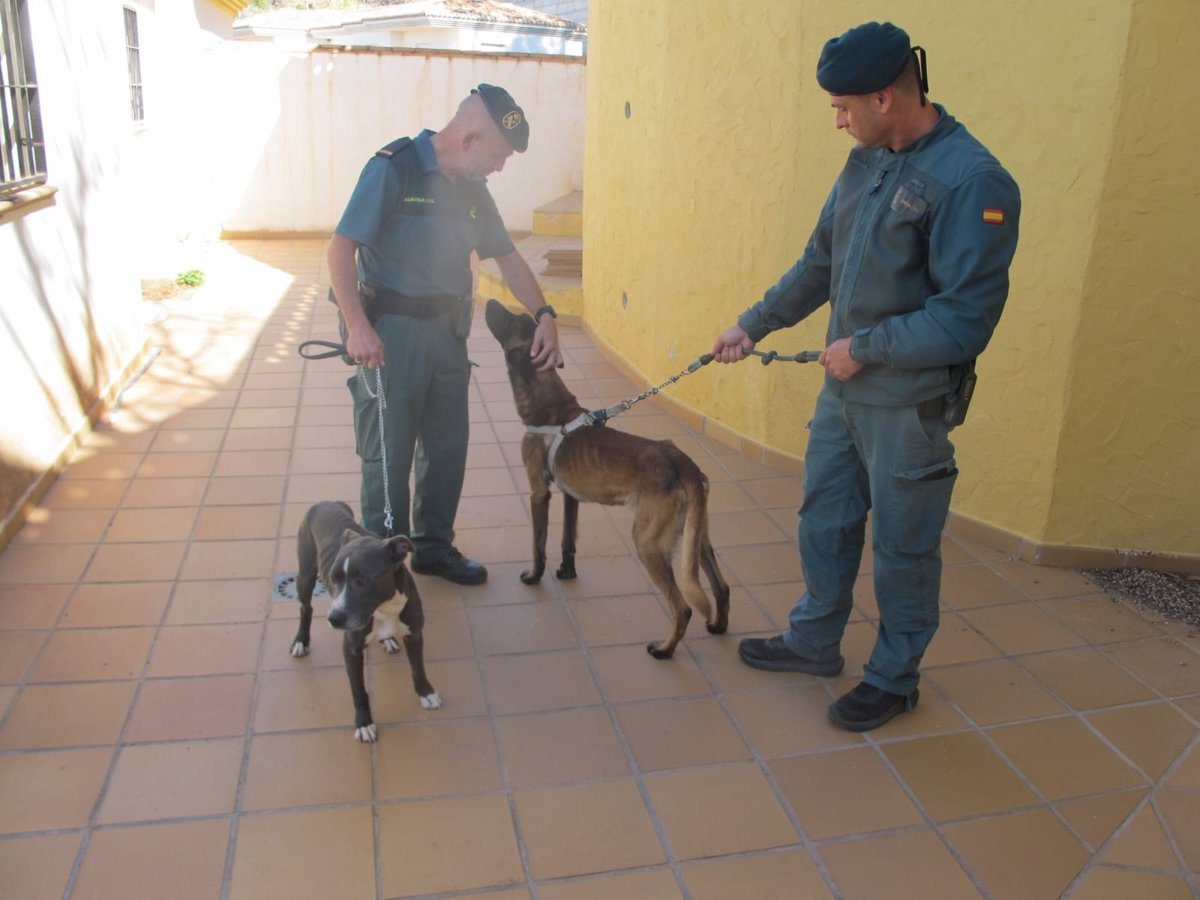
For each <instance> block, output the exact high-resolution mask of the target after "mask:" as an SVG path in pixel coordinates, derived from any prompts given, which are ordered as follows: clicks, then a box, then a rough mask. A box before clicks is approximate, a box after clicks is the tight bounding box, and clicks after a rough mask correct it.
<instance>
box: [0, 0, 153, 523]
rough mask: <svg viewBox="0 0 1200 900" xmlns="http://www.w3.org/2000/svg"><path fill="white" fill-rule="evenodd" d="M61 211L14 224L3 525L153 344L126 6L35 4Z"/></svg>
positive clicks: (10, 227)
mask: <svg viewBox="0 0 1200 900" xmlns="http://www.w3.org/2000/svg"><path fill="white" fill-rule="evenodd" d="M28 9H29V12H30V29H31V32H32V35H31V43H32V45H33V52H34V66H35V71H36V75H37V78H38V84H39V87H40V89H39V98H40V104H41V117H42V126H43V131H44V135H45V140H46V164H47V170H48V176H49V182H48V183H49V184H50V185H53V186H55V187H57V188H58V193H57V195H56V197H55V201H54V203H53V205H51V206H49V207H46V208H41V209H32V210H29V211H26V212H25V213H24V214H22V213H20V212H18V213H17V214H16V215H15V216H14V217H13V218H12V219H11V220H6V221H5V222H3V223H0V274H2V275H3V279H2V281H0V285H2V290H0V384H2V385H3V397H4V400H3V410H4V415H3V416H2V417H0V519H3V518H4V517H5V516H6V514H7V513H8V512H9V511H10V510H12V509H13V507H14V505H15V504H16V503H17V502H18V501H19V500H20V499H21V497H22V496H23V495H24V492H25V490H27V489H28V488H29V487H30V485H31V484H32V483H33V482H34V480H35V479H36V478H38V477H40V476H41V475H42V473H44V472H45V471H46V470H47V469H48V468H49V467H50V466H51V465H52V464H53V463H54V461H55V460H56V459H57V458H58V456H59V454H60V453H61V452H62V451H63V450H64V448H65V447H67V446H68V444H69V442H70V440H71V435H72V433H73V432H75V431H76V430H78V429H79V428H80V427H81V426H82V425H83V424H84V423H85V422H86V416H87V413H88V411H89V409H90V408H91V407H92V405H93V403H94V400H95V398H96V397H97V396H98V395H99V394H101V393H103V392H104V391H105V390H106V389H108V388H109V387H110V386H111V385H113V384H114V383H115V382H116V380H117V379H119V378H120V377H121V369H122V367H123V366H124V365H126V364H127V363H129V362H130V361H131V360H132V359H133V358H134V357H135V355H136V354H137V352H138V351H139V350H140V349H141V347H142V346H143V345H144V342H145V337H144V331H143V327H142V322H141V319H140V312H141V295H140V292H139V287H138V268H137V266H136V265H135V264H134V263H135V260H136V258H137V254H138V252H139V247H138V246H137V244H136V242H135V241H134V240H131V235H133V234H134V233H135V232H134V230H133V228H132V227H131V219H132V218H133V215H132V212H133V208H132V205H131V204H130V202H129V196H128V194H129V188H130V179H129V174H130V169H129V160H130V158H131V155H132V153H133V145H134V140H135V137H134V129H133V127H132V126H131V124H130V118H129V97H128V90H129V89H128V82H127V77H126V64H125V46H124V26H123V14H122V5H121V4H120V3H119V2H116V0H94V2H89V3H82V4H81V3H77V2H73V0H42V2H38V3H30V4H28Z"/></svg>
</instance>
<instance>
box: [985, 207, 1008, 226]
mask: <svg viewBox="0 0 1200 900" xmlns="http://www.w3.org/2000/svg"><path fill="white" fill-rule="evenodd" d="M983 221H984V222H985V223H986V224H988V225H1003V224H1004V210H1002V209H985V210H984V211H983Z"/></svg>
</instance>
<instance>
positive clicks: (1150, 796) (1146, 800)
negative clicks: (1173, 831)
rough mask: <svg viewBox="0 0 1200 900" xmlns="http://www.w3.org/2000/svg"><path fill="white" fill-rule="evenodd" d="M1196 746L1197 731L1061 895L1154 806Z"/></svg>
mask: <svg viewBox="0 0 1200 900" xmlns="http://www.w3.org/2000/svg"><path fill="white" fill-rule="evenodd" d="M1197 747H1200V733H1197V734H1195V735H1193V736H1192V739H1191V740H1190V741H1188V745H1187V747H1185V748H1184V752H1183V753H1181V754H1180V755H1179V756H1178V757H1176V759H1175V761H1174V762H1173V763H1171V765H1169V766H1167V768H1166V769H1164V770H1163V772H1162V774H1161V775H1159V776H1158V778H1157V779H1155V780H1154V782H1153V783H1152V784H1151V785H1150V788H1149V790H1147V791H1146V793H1145V795H1144V796H1143V797H1142V798H1141V799H1140V800H1138V802H1137V803H1135V804H1134V806H1133V809H1132V810H1130V812H1129V814H1128V815H1127V816H1126V817H1125V818H1124V819H1123V820H1122V821H1121V823H1120V824H1119V825H1117V827H1116V828H1115V829H1114V830H1113V832H1112V834H1110V835H1109V836H1108V837H1107V838H1106V839H1105V840H1104V841H1103V842H1102V843H1101V844H1100V846H1099V847H1097V848H1096V852H1095V853H1093V854H1092V856H1091V858H1090V859H1089V860H1088V861H1087V862H1085V863H1084V864H1083V866H1082V868H1080V870H1079V871H1078V872H1076V873H1075V877H1074V878H1073V879H1071V881H1070V883H1068V884H1067V886H1066V887H1065V888H1064V889H1063V892H1062V896H1063V897H1071V896H1073V895H1074V893H1075V891H1076V890H1077V889H1078V888H1079V886H1080V885H1081V884H1082V883H1083V880H1084V879H1085V878H1086V877H1087V876H1088V875H1089V874H1090V873H1091V872H1092V871H1093V870H1094V869H1096V868H1097V867H1098V866H1099V865H1100V860H1101V858H1102V857H1103V855H1104V854H1105V853H1106V852H1107V851H1108V850H1109V849H1111V847H1112V845H1113V844H1114V843H1116V841H1117V840H1118V839H1119V838H1120V837H1121V836H1122V835H1123V834H1124V833H1125V832H1126V830H1128V829H1129V828H1130V823H1132V822H1133V820H1134V819H1135V818H1136V817H1137V815H1138V814H1139V813H1140V812H1141V811H1142V810H1143V809H1145V808H1146V807H1147V806H1150V807H1151V809H1152V810H1154V807H1153V806H1151V804H1152V802H1153V801H1154V799H1155V798H1156V796H1157V793H1158V790H1159V789H1160V788H1161V787H1162V786H1163V785H1164V784H1166V782H1167V779H1169V778H1170V777H1171V776H1172V775H1174V774H1175V770H1176V769H1178V768H1179V767H1180V765H1182V763H1183V760H1184V758H1185V757H1186V756H1187V755H1188V753H1190V752H1191V751H1192V750H1194V749H1196V748H1197ZM1155 812H1156V816H1157V811H1156V810H1155ZM1160 828H1162V825H1161V824H1160ZM1162 830H1163V831H1164V834H1165V835H1166V837H1167V839H1168V841H1170V832H1169V831H1168V830H1167V829H1166V828H1162ZM1170 846H1171V849H1172V852H1173V853H1175V852H1176V850H1175V847H1174V846H1173V845H1170ZM1181 871H1182V872H1184V873H1187V872H1190V871H1191V870H1189V869H1188V868H1187V866H1186V865H1184V866H1182V868H1181Z"/></svg>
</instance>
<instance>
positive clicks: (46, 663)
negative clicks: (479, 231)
mask: <svg viewBox="0 0 1200 900" xmlns="http://www.w3.org/2000/svg"><path fill="white" fill-rule="evenodd" d="M207 253H208V257H207V258H206V259H205V261H204V264H203V268H204V269H205V270H206V271H207V272H208V273H209V276H210V277H209V282H208V284H207V285H206V286H205V287H204V288H203V289H202V290H201V291H199V292H198V293H196V294H195V295H194V296H193V297H192V298H190V299H187V300H180V301H175V302H173V303H171V304H169V311H168V314H167V315H166V316H165V318H163V319H162V320H161V321H158V322H154V323H151V326H150V327H151V328H152V331H153V334H154V336H155V340H156V341H157V344H158V346H159V347H160V348H161V353H160V355H159V356H158V357H157V359H156V360H155V361H154V363H153V364H152V365H151V366H150V367H149V369H148V370H147V371H146V372H145V373H144V374H143V375H142V376H141V378H140V379H139V380H137V381H136V382H135V383H134V384H132V385H131V386H130V387H129V388H128V389H127V391H126V392H125V395H124V397H123V399H122V402H121V404H120V406H119V408H118V409H117V410H116V411H115V412H114V413H113V414H112V415H111V416H110V417H109V419H108V421H106V422H105V423H104V424H103V426H102V427H100V428H99V429H98V430H97V431H96V432H95V433H93V434H92V435H91V436H90V437H89V438H88V439H87V441H86V446H85V447H84V448H83V449H81V450H80V451H79V453H78V456H77V458H76V459H75V460H74V462H73V463H72V465H71V466H70V468H69V469H68V470H67V471H66V472H65V473H64V475H63V477H62V478H60V479H59V480H58V482H57V483H56V484H55V485H54V486H53V488H52V489H51V490H50V492H49V493H48V494H47V495H46V497H45V498H44V500H43V501H42V502H41V504H40V505H39V507H38V508H37V509H36V510H34V512H33V515H32V516H31V518H30V520H29V522H28V524H27V525H26V526H25V527H24V529H23V530H22V531H21V532H20V533H19V534H18V536H17V537H16V539H15V540H14V542H13V543H12V544H11V545H10V546H9V547H8V548H7V549H6V550H5V552H4V553H3V554H2V555H0V716H2V718H0V885H3V887H2V889H0V894H3V896H4V897H5V898H14V900H15V898H24V897H62V896H69V897H75V898H90V897H110V896H111V897H122V898H141V897H147V898H157V897H166V896H170V897H193V896H194V897H226V896H227V897H231V898H263V897H307V896H323V897H347V898H349V897H354V898H359V897H378V898H382V897H402V896H404V897H407V896H426V895H435V896H459V895H461V896H472V897H492V898H542V900H567V898H572V900H578V898H609V897H612V898H657V897H663V898H667V897H680V896H685V897H695V898H720V900H725V898H776V897H801V898H807V897H821V896H844V897H867V898H870V897H880V896H887V897H907V896H911V897H921V898H929V897H969V896H978V895H982V896H990V897H1020V898H1030V897H1055V896H1059V895H1061V894H1064V893H1069V894H1070V895H1071V896H1075V897H1122V898H1123V897H1176V896H1178V897H1187V896H1193V895H1195V894H1196V893H1197V891H1198V890H1200V881H1198V880H1197V877H1198V872H1200V746H1198V735H1200V652H1198V651H1200V641H1198V640H1197V637H1196V635H1195V633H1194V632H1189V630H1188V629H1184V628H1180V627H1178V626H1174V625H1170V624H1164V623H1161V622H1154V621H1150V620H1149V619H1147V618H1146V617H1144V616H1143V615H1142V614H1140V613H1139V611H1138V610H1136V609H1134V608H1132V607H1130V606H1127V605H1123V604H1121V603H1118V602H1115V601H1113V600H1111V599H1109V598H1107V597H1105V596H1103V595H1102V594H1100V593H1098V592H1097V591H1096V589H1095V588H1094V587H1093V586H1091V585H1090V584H1089V583H1088V582H1087V581H1085V580H1083V579H1082V578H1081V577H1080V576H1079V575H1078V574H1077V573H1074V572H1070V571H1064V570H1046V569H1038V568H1034V567H1031V566H1028V565H1025V564H1024V563H1021V562H1019V561H1014V560H1010V559H1005V558H1003V555H1002V554H1000V553H997V552H996V551H994V550H991V549H989V548H987V547H982V546H980V545H978V544H973V543H969V542H965V541H956V540H955V539H954V538H952V537H947V538H946V539H945V541H944V558H945V560H946V566H947V568H946V577H945V583H944V595H943V603H944V606H945V611H944V613H943V627H942V630H941V632H940V633H939V635H938V637H937V639H936V640H935V641H934V644H933V646H932V647H931V649H930V652H929V654H928V656H927V658H926V667H925V679H924V682H923V684H922V699H921V705H920V707H919V708H918V709H917V711H916V712H914V713H913V714H911V715H907V716H903V717H901V718H899V719H897V720H896V721H895V722H893V723H891V724H889V725H888V726H886V727H884V728H882V729H880V730H878V731H877V732H874V733H871V734H868V735H861V736H860V735H855V734H850V733H848V732H844V731H839V730H837V729H835V728H833V727H832V726H830V725H829V724H828V723H827V722H826V720H825V715H824V712H825V708H826V706H827V705H828V704H829V702H830V701H831V700H832V699H833V698H834V697H835V696H836V695H837V693H838V692H839V691H842V690H845V689H846V688H848V687H849V686H851V685H853V684H854V683H855V681H856V678H857V675H858V673H859V672H860V671H861V666H862V664H863V662H864V660H865V659H866V657H867V654H868V653H869V652H870V647H871V643H872V641H873V639H874V631H875V622H876V619H877V616H878V612H877V608H876V605H875V600H874V591H873V589H872V586H871V581H870V578H869V575H867V574H866V573H868V572H869V570H870V555H869V553H868V554H867V556H866V559H865V560H864V566H863V572H864V576H865V577H863V578H862V579H860V581H859V589H858V590H857V592H856V597H857V609H856V611H855V614H854V615H853V617H852V620H851V623H850V626H849V628H848V630H847V634H846V640H845V642H844V647H843V649H844V653H845V655H846V656H847V663H848V664H847V668H846V673H845V674H844V675H843V676H842V677H840V678H837V679H834V680H832V681H822V680H819V679H815V678H809V677H805V676H798V675H770V674H767V673H763V672H758V671H755V670H752V669H749V668H747V667H745V666H744V665H742V664H741V663H740V662H739V660H738V658H737V655H736V645H737V641H738V639H739V637H741V636H744V635H746V634H767V633H771V632H773V631H776V630H778V629H779V628H780V627H781V626H783V625H784V624H785V622H786V618H787V612H788V609H789V608H790V606H791V605H792V603H793V602H794V600H795V598H796V597H797V596H798V595H799V593H800V592H801V590H802V584H801V582H800V578H801V574H800V566H799V562H798V560H797V555H796V551H795V549H794V535H793V530H794V527H795V516H796V514H795V507H796V504H797V503H798V502H799V498H800V484H799V481H798V479H796V478H795V477H792V476H789V475H787V474H785V473H781V472H778V471H774V470H772V469H770V468H767V467H765V466H762V465H760V464H758V463H754V462H751V461H750V460H748V459H746V458H743V457H741V456H738V455H736V454H734V453H733V452H732V451H730V450H729V449H728V448H726V447H724V446H723V445H721V444H719V443H716V442H715V441H713V440H712V439H710V438H706V437H704V436H702V435H699V434H695V433H692V432H691V431H689V429H688V428H686V427H685V426H683V425H682V424H680V423H679V422H677V421H675V420H672V419H670V418H668V417H667V416H666V415H664V414H663V413H662V412H660V411H658V410H657V409H656V408H655V407H653V406H652V405H650V404H649V403H646V404H640V405H639V406H637V407H635V408H634V410H633V411H631V412H630V413H629V414H628V415H627V416H625V417H623V418H621V419H619V420H617V422H616V424H615V426H614V427H619V428H629V429H631V430H634V431H636V432H638V433H640V434H646V435H654V436H670V437H672V438H673V439H675V440H676V441H677V443H678V444H679V445H680V446H682V447H685V448H686V449H687V451H688V452H689V453H691V454H692V455H693V456H694V457H695V458H696V461H697V462H698V463H699V464H700V466H701V468H703V469H704V470H705V471H706V472H707V473H708V475H709V477H710V478H711V480H712V483H713V492H712V507H711V508H712V533H713V535H714V538H715V544H716V546H717V551H718V555H719V556H720V558H721V562H722V566H723V568H724V571H725V574H726V576H727V577H728V578H729V580H730V582H731V583H732V585H733V609H732V620H731V626H732V633H731V634H729V635H726V636H722V637H713V636H710V635H708V634H707V632H706V631H705V630H704V628H703V626H702V625H701V623H700V622H699V621H697V622H695V623H694V624H693V627H692V628H691V630H690V632H689V634H688V636H687V638H686V639H685V640H684V642H683V644H682V645H681V646H680V649H679V651H678V652H677V654H676V656H675V658H674V659H673V660H670V661H667V662H659V661H656V660H653V659H651V658H650V657H649V656H648V655H647V654H646V653H645V652H644V650H643V646H644V644H645V643H646V642H647V641H649V640H651V639H653V638H656V637H659V636H661V635H662V634H663V632H664V631H665V628H666V624H667V618H666V608H665V605H664V603H663V601H662V599H661V598H660V597H657V596H656V595H655V592H654V590H653V588H652V586H651V584H650V582H649V580H648V579H647V577H646V575H645V573H644V572H643V571H642V569H641V567H640V565H639V564H638V563H637V562H636V560H635V558H634V557H633V555H632V554H631V543H630V536H629V526H630V521H631V520H630V516H629V513H628V511H626V510H624V509H606V508H601V507H594V506H592V507H584V508H583V509H582V511H581V541H580V558H579V570H580V577H579V578H578V580H575V581H570V582H563V583H558V582H557V581H556V580H555V579H554V578H553V577H552V576H551V575H549V574H548V575H547V577H546V578H545V579H544V580H543V582H542V583H541V584H540V585H538V586H536V587H526V586H525V585H523V584H521V583H520V582H519V581H518V579H517V575H518V573H519V572H520V571H521V570H522V569H523V568H524V567H525V565H526V563H527V556H528V543H529V537H528V531H527V529H528V522H529V515H528V511H527V503H526V499H525V495H526V490H525V489H524V488H523V487H522V486H523V484H524V473H523V470H522V468H521V464H520V454H519V450H518V443H519V440H520V435H521V428H520V426H519V423H518V422H517V417H516V414H515V411H514V409H513V405H512V402H511V399H510V397H509V393H508V387H507V383H506V378H505V374H504V371H503V368H502V359H501V356H500V354H499V352H498V351H497V350H496V348H495V347H494V345H493V342H492V340H491V337H490V336H489V335H488V334H487V332H486V329H484V328H483V326H482V321H477V325H476V333H475V335H474V336H473V337H472V338H471V341H470V348H471V355H472V358H473V359H475V360H476V361H477V362H478V363H479V368H478V369H476V370H475V373H474V380H473V384H472V387H471V400H472V402H471V417H472V438H471V451H470V459H469V466H470V470H469V472H468V475H467V480H466V489H465V491H464V499H463V502H462V508H461V510H460V513H459V524H460V526H461V530H460V535H459V543H460V546H461V547H462V549H463V550H464V551H466V552H467V553H468V554H470V555H472V556H474V557H476V558H478V559H481V560H482V561H483V562H485V563H487V564H488V565H489V567H490V570H491V579H490V581H489V582H488V584H487V585H485V586H483V587H477V588H458V587H454V586H451V585H448V584H446V583H444V582H440V581H431V580H429V579H422V582H421V584H422V590H423V594H424V597H425V603H426V612H427V618H428V624H427V629H426V642H427V659H428V668H429V674H430V677H431V679H432V681H433V682H434V684H435V685H436V686H437V688H438V690H439V692H440V693H441V695H442V697H443V698H444V699H445V706H444V708H442V709H441V710H438V711H433V712H428V711H425V710H422V709H421V708H420V706H419V704H418V703H417V701H416V698H415V697H414V695H413V692H412V690H411V686H410V683H409V677H408V672H407V666H406V664H405V662H404V661H403V659H395V658H389V657H387V656H385V655H384V654H382V653H380V652H379V651H378V650H377V649H372V650H371V651H370V653H369V670H368V671H369V675H368V677H369V683H370V687H371V690H372V692H373V696H374V707H375V713H376V717H377V720H378V722H379V723H380V740H379V742H378V743H377V744H374V745H363V744H356V743H355V742H354V741H353V740H352V737H351V727H350V725H351V721H352V714H351V705H350V698H349V696H348V688H347V684H346V678H345V675H344V672H343V670H342V663H341V655H340V648H339V636H338V635H336V634H334V633H332V632H331V631H330V630H329V629H327V628H323V627H318V628H317V629H316V631H315V632H314V644H313V652H312V654H311V655H310V656H309V657H308V658H306V659H303V660H297V659H293V658H292V657H291V656H290V655H289V653H288V649H289V646H290V643H291V635H292V629H293V628H294V623H293V619H294V618H295V616H296V613H297V610H296V605H295V603H294V602H289V601H284V600H276V599H274V598H273V596H272V593H273V592H272V585H273V580H274V577H275V576H276V575H277V574H278V573H281V572H290V571H293V570H294V568H295V561H294V554H295V537H294V532H295V528H296V524H297V522H298V521H299V518H300V516H301V515H302V514H303V512H304V510H305V509H306V508H307V506H308V505H309V504H310V503H311V502H312V501H314V500H317V499H337V498H340V499H345V500H348V501H352V502H354V504H355V505H357V497H358V477H359V476H358V460H357V457H356V456H355V454H354V449H353V448H354V441H353V432H352V429H351V426H350V416H349V412H348V409H347V395H346V390H345V381H346V378H347V374H348V370H347V369H345V368H344V367H343V366H342V365H341V363H340V362H338V361H337V360H326V361H320V362H309V363H305V362H303V361H301V360H300V359H299V358H298V357H297V356H296V353H295V346H296V344H297V342H298V341H300V340H303V339H305V338H308V337H310V336H311V337H320V338H331V337H333V336H334V316H333V309H332V307H330V306H329V305H328V304H327V303H326V301H325V287H324V285H325V273H324V265H323V261H322V260H323V245H322V243H321V242H319V241H290V242H289V241H276V242H243V243H236V244H221V245H214V246H212V247H210V248H208V249H207ZM563 340H564V343H565V345H566V348H567V355H568V358H569V365H568V367H567V368H566V369H565V370H564V372H563V374H564V377H565V378H566V379H567V381H568V382H569V384H570V385H571V386H572V387H573V389H575V390H576V392H577V393H578V394H579V396H580V397H581V398H583V399H584V402H585V403H589V404H591V405H596V406H601V405H607V404H609V403H611V402H613V401H614V400H616V399H619V398H621V397H625V396H629V395H631V394H633V393H635V391H634V388H633V386H632V385H631V384H629V383H628V382H626V381H625V380H624V379H623V378H622V377H621V376H620V375H619V373H618V372H617V371H616V370H615V369H614V368H612V367H611V366H610V365H609V364H608V363H607V362H605V360H604V358H603V357H602V356H601V355H600V354H599V353H598V352H597V351H596V350H595V348H594V347H592V346H591V345H590V343H589V341H588V339H587V338H586V336H585V335H584V334H583V333H582V332H581V331H579V330H576V329H570V328H564V329H563ZM698 377H703V375H700V376H698ZM559 517H560V513H559V511H558V508H557V503H556V508H555V512H554V513H553V519H552V526H551V532H552V533H551V546H552V547H553V546H554V545H555V544H556V543H557V541H558V540H559V535H560V532H561V524H560V521H559ZM554 555H556V554H554ZM551 568H553V562H552V566H551Z"/></svg>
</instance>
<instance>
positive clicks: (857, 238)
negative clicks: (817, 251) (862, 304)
mask: <svg viewBox="0 0 1200 900" xmlns="http://www.w3.org/2000/svg"><path fill="white" fill-rule="evenodd" d="M889 174H891V169H890V168H887V167H883V168H880V169H879V170H878V174H877V175H876V176H875V182H874V183H873V184H872V185H871V186H870V187H869V188H867V190H866V192H865V193H864V194H863V198H862V199H861V200H860V201H859V203H858V209H856V210H855V211H854V225H853V230H852V232H851V234H852V237H851V245H850V250H849V251H848V253H847V255H846V261H847V262H851V263H853V266H852V269H853V282H852V284H851V285H850V287H853V284H855V283H857V281H858V275H859V271H860V270H861V268H862V247H861V245H862V244H863V243H864V242H865V241H866V240H867V238H868V235H867V228H866V226H867V225H868V223H869V222H870V221H871V219H872V216H873V214H874V211H875V205H876V202H877V201H876V200H875V199H874V198H875V195H876V194H878V193H879V189H880V188H881V187H883V183H884V182H885V181H886V180H887V177H888V175H889ZM849 274H851V272H850V270H843V272H842V278H841V282H840V283H839V285H838V297H839V300H840V301H841V302H839V304H838V305H839V307H840V310H839V315H838V318H839V319H840V320H841V326H842V327H841V329H840V330H841V331H845V332H846V333H847V335H850V334H853V332H852V331H851V329H850V295H851V294H853V290H849V291H845V290H843V288H844V287H846V286H847V285H846V276H847V275H849Z"/></svg>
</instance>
